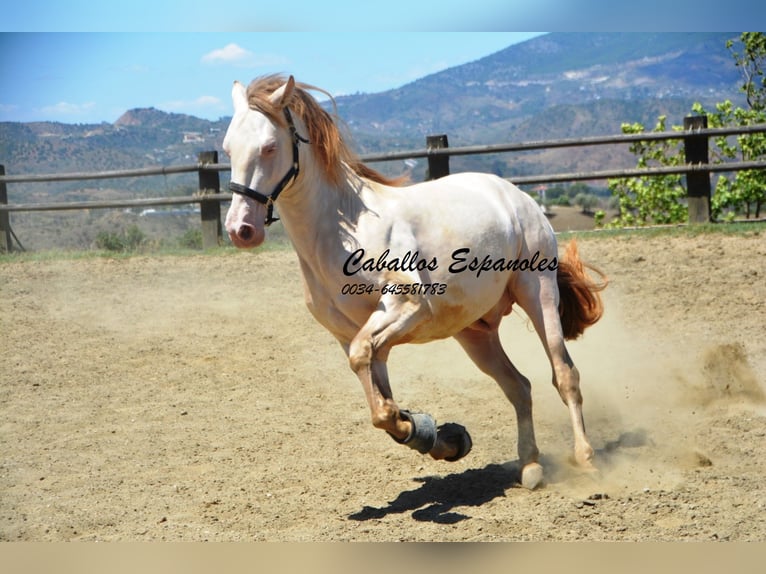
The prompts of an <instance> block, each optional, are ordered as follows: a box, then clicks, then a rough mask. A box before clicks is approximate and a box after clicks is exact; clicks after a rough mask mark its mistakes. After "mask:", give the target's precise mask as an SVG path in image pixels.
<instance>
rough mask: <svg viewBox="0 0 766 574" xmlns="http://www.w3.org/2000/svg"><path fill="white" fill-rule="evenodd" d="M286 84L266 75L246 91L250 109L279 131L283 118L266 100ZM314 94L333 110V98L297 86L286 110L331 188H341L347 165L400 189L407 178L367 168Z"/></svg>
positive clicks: (251, 83)
mask: <svg viewBox="0 0 766 574" xmlns="http://www.w3.org/2000/svg"><path fill="white" fill-rule="evenodd" d="M286 81H287V79H286V78H284V77H283V76H280V75H269V76H263V77H260V78H256V79H255V80H253V81H252V82H250V85H249V86H248V87H247V100H248V104H249V105H250V108H251V109H253V110H258V111H259V112H261V113H262V114H265V115H266V116H268V117H269V119H271V121H273V122H275V123H277V124H279V125H280V126H282V127H287V126H286V122H285V118H284V116H283V114H281V113H280V110H278V109H276V108H275V106H274V105H273V104H272V103H271V101H270V100H269V96H270V95H271V94H272V93H273V92H274V90H276V89H277V88H279V87H280V86H282V85H283V84H284V83H285V82H286ZM307 90H313V91H317V92H321V93H323V94H325V95H326V96H327V97H328V98H330V101H332V103H333V106H335V100H334V99H333V97H332V96H331V95H330V94H329V93H328V92H326V91H325V90H323V89H321V88H317V87H316V86H312V85H309V84H304V83H301V82H296V84H295V90H294V91H293V96H292V98H291V99H290V101H289V102H287V106H288V107H289V108H290V112H291V113H293V114H295V115H297V116H298V117H300V118H301V119H302V120H303V123H304V124H305V125H306V129H307V130H308V139H309V141H310V142H311V144H312V146H314V154H315V156H316V159H317V161H318V162H319V164H320V166H321V167H322V169H323V171H324V173H325V175H326V177H327V180H328V182H329V183H332V184H333V185H336V186H340V184H341V183H342V182H343V180H344V174H343V164H344V163H345V164H346V165H348V166H349V167H350V168H351V169H352V170H353V171H354V172H355V173H356V174H357V175H359V176H361V177H364V178H365V179H369V180H371V181H374V182H377V183H383V184H386V185H402V184H403V183H404V181H406V178H396V179H394V178H388V177H386V176H384V175H383V174H381V173H379V172H377V171H375V170H374V169H372V168H370V167H368V166H366V165H365V164H364V163H362V161H361V160H360V159H359V157H358V156H357V155H356V154H355V153H354V152H353V151H352V150H351V149H350V148H349V147H348V145H347V144H346V142H345V141H344V140H343V136H342V135H341V133H340V131H339V130H338V127H337V126H336V125H335V122H334V121H333V119H332V117H331V116H330V114H329V113H327V112H326V111H325V110H324V109H323V108H322V107H321V106H320V105H319V104H318V103H317V101H316V100H315V99H314V98H313V97H312V96H311V95H310V94H309V93H308V91H307Z"/></svg>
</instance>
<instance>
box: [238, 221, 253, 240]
mask: <svg viewBox="0 0 766 574" xmlns="http://www.w3.org/2000/svg"><path fill="white" fill-rule="evenodd" d="M254 233H255V229H254V228H253V226H252V225H247V224H243V225H240V226H239V229H237V237H239V238H240V239H241V240H242V241H250V240H251V239H252V238H253V234H254Z"/></svg>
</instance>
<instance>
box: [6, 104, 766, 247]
mask: <svg viewBox="0 0 766 574" xmlns="http://www.w3.org/2000/svg"><path fill="white" fill-rule="evenodd" d="M706 120H707V118H706V117H704V116H690V117H687V118H685V119H684V127H685V129H684V131H673V132H652V133H641V134H620V135H612V136H596V137H584V138H571V139H558V140H539V141H531V142H520V143H504V144H491V145H478V146H463V147H457V148H450V147H449V146H448V145H447V136H446V135H437V136H428V137H427V138H426V148H425V149H421V150H410V151H397V152H385V153H377V154H365V155H362V156H361V159H362V160H363V161H364V162H367V163H376V162H386V161H396V160H404V159H417V158H426V159H427V160H428V174H429V178H431V179H434V178H437V177H442V176H444V175H447V174H448V173H449V158H450V157H452V156H463V155H483V154H494V153H508V152H519V151H531V150H539V149H554V148H564V147H584V146H596V145H613V144H630V143H635V142H643V141H662V140H679V141H682V142H683V144H684V150H685V153H686V161H687V163H686V164H685V165H682V166H674V167H655V168H644V169H617V170H604V171H593V172H573V173H558V174H544V175H535V176H519V177H513V178H510V179H512V181H513V182H514V183H515V184H517V185H531V184H542V183H560V182H568V181H592V180H601V179H612V178H629V177H645V176H658V175H670V174H683V175H686V176H687V178H688V182H687V183H688V200H689V220H690V222H703V221H709V220H710V208H709V203H710V174H711V173H715V172H733V171H738V170H753V169H766V161H748V162H729V163H723V164H715V165H711V164H710V163H709V157H708V146H709V144H708V141H709V138H711V137H729V136H738V135H746V134H755V133H763V132H766V124H759V125H753V126H741V127H736V128H713V129H709V128H707V122H706ZM230 170H231V166H230V165H229V164H227V163H218V154H217V152H202V153H201V154H200V155H199V158H198V161H197V163H196V164H189V165H178V166H164V167H148V168H138V169H126V170H113V171H101V172H78V173H66V174H37V175H5V168H4V166H2V165H0V252H2V251H10V249H11V234H12V231H11V227H10V219H9V214H10V213H11V212H31V211H62V210H80V209H119V208H131V207H152V206H168V205H187V204H192V203H199V204H200V212H201V218H202V228H203V247H205V248H207V247H211V246H215V245H217V244H218V243H219V242H220V240H221V237H222V229H221V222H220V204H221V202H226V201H230V200H231V194H229V193H221V191H220V182H219V173H220V172H222V171H230ZM194 172H196V173H197V174H198V179H199V192H198V193H197V194H195V195H192V196H185V197H165V198H152V199H131V200H109V201H77V202H66V203H13V204H8V202H7V187H6V185H7V184H9V183H12V184H19V183H40V182H61V181H75V180H93V179H116V178H128V177H146V176H157V175H170V174H180V173H194Z"/></svg>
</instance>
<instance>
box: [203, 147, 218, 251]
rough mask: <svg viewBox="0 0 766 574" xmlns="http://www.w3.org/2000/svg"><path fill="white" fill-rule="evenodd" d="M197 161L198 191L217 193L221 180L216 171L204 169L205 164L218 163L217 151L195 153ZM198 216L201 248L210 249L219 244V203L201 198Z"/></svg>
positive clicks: (204, 193)
mask: <svg viewBox="0 0 766 574" xmlns="http://www.w3.org/2000/svg"><path fill="white" fill-rule="evenodd" d="M197 160H198V161H199V166H200V167H199V171H198V174H199V193H200V195H202V196H203V197H204V196H205V195H209V194H211V193H218V192H219V190H220V187H221V181H220V178H219V177H218V171H216V170H212V169H206V168H205V165H206V164H211V163H218V152H217V151H203V152H200V153H199V154H198V155H197ZM200 217H201V218H202V248H203V249H210V248H211V247H217V246H218V245H220V241H221V237H222V232H223V230H222V229H221V203H220V202H219V201H218V200H217V199H216V200H203V201H201V202H200Z"/></svg>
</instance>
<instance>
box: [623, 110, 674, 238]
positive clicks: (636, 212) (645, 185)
mask: <svg viewBox="0 0 766 574" xmlns="http://www.w3.org/2000/svg"><path fill="white" fill-rule="evenodd" d="M665 120H666V117H665V116H660V117H659V118H658V120H657V125H656V126H655V127H654V130H653V131H655V132H664V131H665ZM682 129H683V128H681V127H679V126H673V130H674V131H680V130H682ZM622 133H624V134H640V133H644V126H643V125H641V124H639V123H633V124H622ZM630 151H631V153H633V154H635V155H636V156H638V168H640V169H643V168H648V167H658V166H677V165H683V163H684V157H683V151H682V149H681V145H680V140H659V141H639V142H636V143H634V144H632V145H631V146H630ZM609 190H610V191H611V193H612V195H613V196H615V197H616V198H617V200H618V209H619V213H618V215H617V217H615V218H614V219H613V220H612V221H611V222H610V223H609V225H608V226H609V227H625V226H633V225H638V226H643V225H650V224H663V223H680V222H683V221H686V219H687V216H688V212H687V208H686V204H685V203H683V201H682V200H683V199H684V198H685V197H686V189H685V188H684V186H683V184H682V176H681V175H675V174H671V175H657V176H643V177H630V178H620V179H610V180H609Z"/></svg>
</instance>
